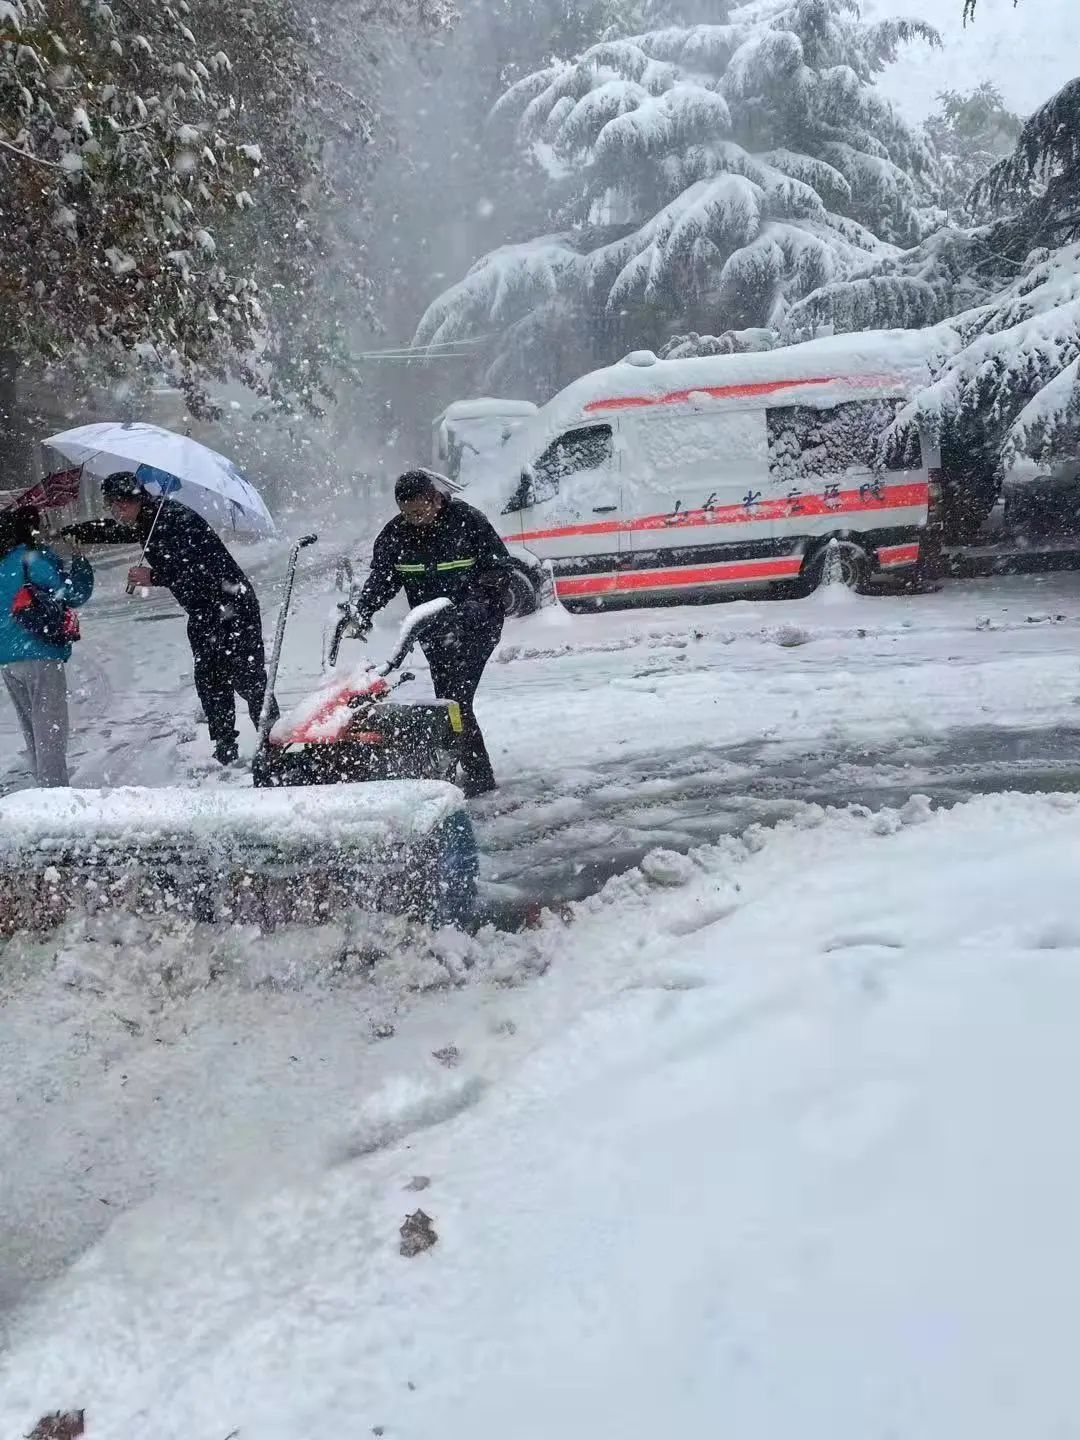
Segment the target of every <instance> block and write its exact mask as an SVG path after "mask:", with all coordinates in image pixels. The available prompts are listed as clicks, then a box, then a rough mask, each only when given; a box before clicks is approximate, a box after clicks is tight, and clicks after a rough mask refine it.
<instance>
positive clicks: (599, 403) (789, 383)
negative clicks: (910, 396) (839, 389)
mask: <svg viewBox="0 0 1080 1440" xmlns="http://www.w3.org/2000/svg"><path fill="white" fill-rule="evenodd" d="M896 383H897V381H896V377H895V376H894V375H818V376H815V377H814V378H813V379H809V380H762V381H757V382H756V383H751V384H744V385H695V386H694V387H693V388H692V389H689V390H669V391H668V392H667V393H666V394H664V395H615V396H612V397H611V398H610V399H607V400H590V401H589V403H588V405H586V406H585V407H584V413H585V414H586V415H595V414H596V413H597V412H598V411H600V410H630V409H637V408H639V407H641V406H643V405H685V404H687V403H688V402H689V401H690V400H691V399H693V397H694V396H696V395H707V396H708V397H709V399H710V400H750V399H753V397H754V396H756V395H775V394H777V392H778V391H780V390H796V389H804V388H805V387H806V386H808V385H837V384H839V385H847V386H850V387H851V389H853V390H878V389H882V388H889V387H892V386H895V385H896Z"/></svg>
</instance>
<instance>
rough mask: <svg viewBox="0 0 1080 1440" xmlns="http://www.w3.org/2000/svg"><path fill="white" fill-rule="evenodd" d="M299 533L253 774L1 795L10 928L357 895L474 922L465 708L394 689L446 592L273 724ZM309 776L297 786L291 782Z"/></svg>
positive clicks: (385, 905) (266, 911)
mask: <svg viewBox="0 0 1080 1440" xmlns="http://www.w3.org/2000/svg"><path fill="white" fill-rule="evenodd" d="M314 541H315V537H314V536H306V537H305V538H304V539H303V540H301V541H300V542H299V544H297V545H295V546H294V547H293V550H292V553H291V555H290V557H289V568H288V573H287V575H286V580H285V593H284V597H283V601H282V606H281V611H280V614H279V616H278V623H277V630H276V633H275V637H274V647H273V651H272V653H271V662H270V668H269V685H268V687H267V697H268V698H267V703H266V705H265V706H264V710H263V715H262V719H261V722H260V725H259V740H258V747H257V751H256V756H255V761H254V765H253V771H254V782H255V784H254V788H250V789H249V788H246V787H245V788H232V787H221V788H213V787H208V788H203V789H176V788H168V789H146V788H141V787H140V788H136V787H128V788H122V789H116V790H29V791H22V792H20V793H18V794H15V795H9V796H6V797H5V798H3V799H0V934H9V935H10V934H14V933H18V932H21V931H43V930H47V929H49V928H51V927H52V926H53V925H55V924H57V923H59V922H61V921H63V920H65V919H67V918H68V917H69V916H71V915H73V914H93V913H95V912H99V911H102V910H122V911H126V912H128V913H133V914H136V915H160V914H162V913H169V914H178V915H182V916H185V917H189V918H192V919H195V920H205V921H212V922H217V923H255V924H258V925H261V926H263V927H265V928H272V927H274V926H277V925H281V924H287V923H301V924H304V923H306V924H311V923H318V922H320V921H323V920H329V919H332V918H334V917H335V916H338V915H340V914H341V913H342V912H344V911H347V910H350V909H374V910H385V911H391V912H394V913H399V914H410V915H414V916H416V917H418V918H420V919H424V920H426V921H428V922H430V923H434V924H448V923H454V924H464V923H466V922H467V920H468V918H469V916H470V914H471V912H472V910H473V908H474V905H475V899H476V871H477V857H476V842H475V839H474V836H473V830H472V825H471V823H470V820H469V816H468V812H467V810H466V809H465V802H464V799H463V797H462V795H461V792H460V791H459V790H457V789H456V788H454V787H453V786H452V785H450V784H449V783H448V781H447V777H448V776H449V775H450V774H451V773H452V772H453V768H454V766H455V764H456V740H457V735H458V732H459V730H460V718H459V717H458V716H457V713H456V707H454V706H453V705H452V704H451V703H449V702H445V701H440V702H435V703H431V704H422V703H417V704H413V705H410V704H401V703H397V704H395V703H392V702H389V701H388V700H387V699H386V697H387V696H388V695H389V694H390V693H391V692H392V691H393V689H394V688H396V686H397V685H399V684H401V683H402V682H403V681H404V680H405V679H408V678H412V677H411V676H405V675H400V674H399V675H398V676H397V677H396V679H394V680H391V679H390V678H389V677H390V676H391V675H392V674H393V672H395V671H398V670H399V669H400V666H401V665H402V663H403V661H404V659H405V657H406V655H407V654H408V653H409V651H410V650H411V649H412V647H413V645H414V644H415V643H416V641H417V640H418V639H419V638H421V637H422V636H423V635H424V633H425V632H426V631H427V630H428V629H429V628H430V627H431V626H432V625H434V624H437V623H446V616H445V613H444V612H445V610H446V607H445V606H444V605H439V604H435V605H433V606H427V607H422V608H421V611H420V612H413V614H412V615H410V616H409V617H408V618H407V620H406V622H405V625H404V626H403V630H402V637H401V640H400V642H399V644H398V646H397V649H396V650H395V652H394V654H393V655H392V656H391V658H390V660H389V661H388V662H387V664H386V665H385V666H383V667H382V668H381V670H380V671H375V670H374V668H373V667H366V668H365V670H364V672H363V674H362V675H361V676H359V677H351V678H349V679H346V680H340V681H337V682H331V683H329V684H326V685H324V686H323V687H322V689H320V690H319V691H318V692H317V693H316V694H315V696H313V697H312V699H311V700H309V701H306V702H304V703H303V704H302V705H300V706H299V707H298V708H297V709H296V710H295V711H294V712H293V714H292V715H290V716H288V717H286V718H285V719H283V720H281V721H279V722H278V723H277V724H276V725H274V726H271V724H270V721H269V716H270V714H271V713H272V711H271V708H270V696H272V694H273V690H274V685H275V682H276V679H277V672H278V666H279V664H280V660H281V647H282V641H283V638H284V633H285V625H286V621H287V619H288V612H289V606H290V602H291V598H292V590H293V581H294V579H295V574H296V567H297V562H298V559H299V554H300V551H301V549H303V548H304V547H305V546H307V545H311V544H313V543H314ZM298 787H299V788H298Z"/></svg>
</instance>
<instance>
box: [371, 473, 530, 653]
mask: <svg viewBox="0 0 1080 1440" xmlns="http://www.w3.org/2000/svg"><path fill="white" fill-rule="evenodd" d="M510 564H511V560H510V556H509V554H508V552H507V549H506V546H505V545H504V544H503V542H502V540H501V538H500V537H499V535H498V533H497V531H496V530H495V529H494V527H493V526H492V525H491V524H490V523H489V522H488V520H487V519H486V518H485V517H484V516H483V515H481V513H480V511H479V510H474V509H473V507H472V506H471V505H466V504H465V502H464V500H447V501H446V502H445V504H444V505H443V508H442V511H441V512H440V514H439V516H438V519H436V520H435V522H434V523H433V524H431V525H410V524H409V522H408V521H407V520H406V519H405V517H404V516H402V515H397V516H395V517H394V519H393V520H391V521H390V523H389V525H387V526H385V527H384V528H383V530H382V531H381V532H380V534H379V537H378V539H377V540H376V541H375V548H374V550H373V552H372V557H371V574H370V575H369V576H368V578H367V580H366V581H365V582H364V588H363V589H362V590H361V592H360V596H359V599H358V600H357V602H356V609H357V610H358V611H359V613H360V614H361V615H362V616H364V617H365V618H367V619H370V618H371V616H372V615H374V613H375V611H376V610H381V609H382V607H383V606H384V605H385V604H387V603H388V601H390V600H392V599H393V598H394V596H395V595H396V594H397V593H398V591H399V590H401V589H404V591H405V595H406V597H407V599H408V601H409V604H410V606H416V605H423V604H424V603H425V602H426V601H428V600H437V599H440V598H441V597H443V596H445V597H446V599H448V600H452V601H453V602H454V603H455V604H456V605H461V604H467V603H469V602H471V604H472V605H474V606H476V607H482V612H483V615H482V618H484V619H486V620H488V621H490V623H491V624H492V625H501V624H502V620H503V615H504V607H503V596H504V594H505V587H506V579H505V577H506V574H507V571H508V570H509V567H510ZM470 608H471V607H470Z"/></svg>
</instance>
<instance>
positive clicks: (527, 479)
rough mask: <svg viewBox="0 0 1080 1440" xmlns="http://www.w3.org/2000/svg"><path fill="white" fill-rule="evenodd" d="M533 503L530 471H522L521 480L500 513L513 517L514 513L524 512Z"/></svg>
mask: <svg viewBox="0 0 1080 1440" xmlns="http://www.w3.org/2000/svg"><path fill="white" fill-rule="evenodd" d="M534 503H535V502H534V499H533V482H532V471H531V470H523V471H522V472H521V478H520V480H519V481H518V483H517V489H516V490H515V491H514V493H513V495H511V496H510V499H509V500H508V501H507V502H506V506H505V508H504V509H503V512H502V513H503V514H504V515H513V514H514V513H515V511H518V510H525V509H527V508H528V507H529V506H530V505H532V504H534Z"/></svg>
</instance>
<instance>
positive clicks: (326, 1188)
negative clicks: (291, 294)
mask: <svg viewBox="0 0 1080 1440" xmlns="http://www.w3.org/2000/svg"><path fill="white" fill-rule="evenodd" d="M333 559H334V557H333V555H331V554H324V555H323V557H322V558H321V559H318V560H316V561H315V562H313V563H312V564H311V565H310V567H309V569H308V570H307V571H306V573H305V578H304V580H303V583H302V585H301V590H300V604H299V607H298V612H297V618H296V623H295V624H294V626H293V627H292V629H291V630H290V632H289V638H288V641H287V645H286V661H285V666H284V670H283V675H284V683H283V685H282V687H281V689H282V695H283V699H285V700H286V701H288V700H290V699H295V698H299V697H300V696H301V695H302V694H303V693H304V692H305V689H306V688H307V687H309V686H310V685H311V684H312V683H313V682H314V680H315V678H316V675H317V672H318V654H319V636H320V630H321V625H322V619H323V616H324V615H325V613H326V610H327V607H328V604H329V603H330V600H331V596H330V582H331V579H332V573H333ZM252 572H253V574H254V575H255V577H256V583H257V585H258V586H259V588H260V592H261V593H262V595H263V599H264V606H265V609H266V610H267V612H270V611H272V609H273V604H274V601H275V595H276V589H277V586H278V584H279V583H280V575H281V554H280V552H279V551H271V550H266V551H261V552H255V553H254V554H253V556H252ZM122 575H123V564H122V562H119V560H118V563H116V564H114V565H113V566H111V567H109V568H106V569H103V570H102V574H101V579H100V587H99V593H98V596H97V597H96V598H95V601H94V602H93V604H92V605H91V606H90V607H89V609H88V611H87V614H86V617H85V622H86V623H85V625H84V633H85V635H86V639H85V640H84V642H83V643H82V645H81V646H80V647H79V649H78V651H77V655H76V659H75V661H74V662H73V671H72V681H73V688H74V689H75V690H76V692H77V694H76V701H75V737H76V738H75V745H74V758H75V767H74V769H75V775H76V779H77V781H78V782H80V783H83V784H101V783H119V782H126V783H136V782H138V783H157V784H161V783H168V782H170V781H171V782H177V781H179V782H181V783H189V784H190V783H197V784H209V783H212V784H215V785H222V784H226V785H242V784H245V783H248V782H247V777H246V776H245V775H244V774H243V773H240V772H237V773H233V772H230V773H228V774H225V775H221V774H219V773H218V772H216V771H215V770H213V769H212V767H211V765H210V762H209V760H208V753H209V747H208V744H207V740H206V734H205V730H200V729H198V728H197V727H196V725H195V723H194V713H195V711H194V698H193V696H192V694H191V692H190V678H189V677H190V660H189V658H188V655H187V652H186V648H185V644H184V636H183V624H182V620H180V619H179V618H178V617H176V616H175V614H174V612H173V611H172V609H171V607H170V605H169V603H168V602H167V601H165V600H160V599H158V600H153V601H150V602H140V601H138V600H132V599H128V598H127V597H125V596H124V595H123V593H122V588H123V587H122ZM267 619H268V622H269V619H270V615H269V613H268V615H267ZM395 624H396V618H395V617H393V616H390V617H388V618H387V620H386V623H385V625H384V626H383V627H382V628H381V629H380V631H378V632H377V634H376V636H375V637H374V640H373V642H372V649H373V652H374V653H378V654H382V653H385V651H386V650H387V649H388V648H389V645H390V643H391V638H392V635H393V631H394V626H395ZM268 628H269V623H268ZM1078 647H1080V575H1071V574H1063V575H1059V576H1053V577H1042V578H1017V579H1009V580H995V581H980V582H971V583H967V584H957V585H950V586H947V587H946V588H944V589H943V590H942V591H940V592H939V593H937V594H934V595H927V596H920V597H912V598H897V597H892V598H890V597H853V596H851V595H850V594H848V593H847V592H846V591H841V592H839V593H834V592H831V591H829V592H825V593H821V594H819V595H817V596H814V597H812V598H811V599H809V600H807V601H801V602H785V603H777V602H765V601H762V602H756V601H755V602H741V603H735V604H727V605H718V606H709V607H683V608H678V609H675V608H673V609H668V610H647V611H646V610H641V611H624V612H620V613H612V614H609V615H599V616H579V617H569V616H565V615H562V614H561V613H558V612H553V613H547V614H544V615H541V616H538V617H535V618H534V619H532V620H530V621H527V622H522V623H519V624H516V625H512V626H508V627H507V631H506V634H505V639H504V644H503V646H502V648H501V650H500V651H499V653H498V655H497V658H496V661H495V663H493V665H492V666H491V668H490V670H489V673H488V676H487V678H486V680H485V685H484V688H483V690H482V691H481V700H480V705H479V711H480V715H481V719H482V722H483V724H484V727H485V730H486V731H487V733H488V735H489V738H490V741H491V744H492V750H493V753H494V755H495V759H496V767H497V769H498V770H499V772H500V776H501V779H502V782H503V783H502V785H501V788H500V790H499V792H498V793H497V794H496V795H495V796H493V797H491V798H490V799H487V800H485V801H483V802H482V803H481V804H480V805H479V806H478V807H477V812H476V813H477V826H478V832H479V836H480V840H481V844H482V846H483V848H484V851H485V858H484V865H485V882H486V892H487V895H488V899H489V902H490V903H491V905H492V907H493V910H494V911H495V912H496V913H499V908H500V906H503V905H504V906H505V907H506V909H507V910H508V911H509V912H510V913H511V914H514V913H518V914H519V913H520V912H521V911H522V910H523V909H524V908H525V906H526V905H527V904H528V903H529V902H533V901H537V900H541V901H548V902H551V903H552V904H553V905H554V906H555V910H554V913H553V914H551V915H549V916H548V917H547V918H546V919H545V920H544V922H543V923H542V925H541V926H540V927H539V928H533V929H524V930H522V931H520V932H519V933H507V932H506V931H505V930H500V929H487V930H483V931H481V933H480V934H478V935H477V936H475V937H464V936H461V935H457V934H452V933H443V934H439V935H431V934H428V933H425V932H422V931H420V930H417V929H415V928H412V927H410V926H408V925H407V924H404V923H399V922H393V921H387V920H385V919H381V920H373V919H370V918H367V919H365V918H364V917H359V916H354V917H351V918H343V919H342V921H341V922H340V923H339V924H336V925H332V926H327V927H324V928H321V929H319V930H317V931H314V932H312V931H306V932H303V933H299V934H293V933H290V932H288V931H284V932H281V933H278V934H276V935H274V936H271V937H263V936H260V935H258V934H257V933H256V932H254V931H253V930H250V929H244V928H237V929H235V930H232V931H229V932H210V931H207V930H205V929H202V928H200V927H198V926H189V925H184V924H180V923H179V922H177V923H176V924H174V925H172V926H168V925H163V926H155V927H147V926H145V925H137V924H134V923H131V922H123V921H119V920H111V921H108V922H104V921H101V922H95V923H94V924H93V925H90V926H86V925H83V926H80V925H73V926H71V927H69V929H68V930H67V931H65V932H64V933H63V935H62V936H60V937H59V939H56V938H53V939H51V940H50V941H48V942H42V943H41V944H38V945H27V944H26V943H25V942H11V943H9V944H7V945H6V946H0V1013H2V1023H0V1087H2V1090H3V1093H4V1095H5V1098H6V1103H5V1105H4V1106H2V1107H0V1214H3V1216H4V1225H3V1227H0V1351H2V1352H3V1353H4V1359H3V1361H0V1435H3V1436H7V1435H8V1434H11V1435H20V1434H25V1433H26V1432H27V1431H28V1430H29V1429H30V1428H31V1426H32V1425H33V1424H34V1422H35V1421H36V1420H37V1418H38V1417H39V1416H40V1415H41V1414H42V1413H44V1412H45V1411H52V1410H56V1409H57V1408H67V1407H72V1408H83V1407H85V1408H86V1410H87V1435H88V1436H89V1437H90V1440H132V1437H133V1436H136V1435H141V1434H153V1435H154V1436H155V1440H159V1437H160V1440H169V1437H173V1436H175V1437H177V1440H179V1437H181V1436H183V1437H184V1440H190V1437H195V1436H197V1437H203V1436H206V1437H207V1440H223V1437H224V1436H226V1435H227V1434H229V1433H230V1432H231V1431H234V1430H236V1431H238V1432H239V1434H240V1435H241V1436H243V1435H247V1434H251V1435H258V1436H259V1437H260V1440H309V1437H311V1436H313V1435H316V1434H321V1433H336V1432H335V1426H337V1427H339V1428H340V1430H341V1433H348V1434H354V1433H355V1434H357V1435H367V1434H369V1433H372V1432H374V1431H375V1430H376V1429H377V1428H378V1427H382V1428H383V1431H384V1433H385V1434H386V1435H387V1436H395V1435H399V1436H413V1437H422V1440H426V1437H429V1436H433V1435H436V1434H438V1435H440V1436H447V1437H449V1440H453V1437H456V1436H461V1437H466V1436H468V1437H469V1440H486V1437H488V1436H491V1437H495V1436H499V1437H502V1436H504V1435H506V1434H513V1435H515V1436H518V1435H520V1436H530V1435H536V1436H541V1435H544V1436H547V1435H551V1434H554V1433H561V1434H564V1435H566V1436H569V1437H573V1436H579V1435H580V1436H581V1437H583V1440H584V1437H586V1436H588V1437H590V1440H592V1437H593V1436H595V1435H597V1434H611V1435H619V1436H620V1437H634V1436H637V1435H641V1436H645V1435H654V1434H681V1435H698V1434H705V1433H710V1434H711V1433H714V1432H715V1429H716V1423H717V1420H718V1419H719V1420H720V1422H721V1423H722V1424H724V1425H725V1428H726V1430H727V1431H728V1432H730V1433H731V1434H733V1435H738V1436H739V1437H740V1440H743V1437H749V1440H753V1437H755V1436H761V1437H762V1440H764V1437H766V1436H768V1437H772V1436H775V1435H783V1434H788V1433H794V1432H795V1431H796V1430H798V1431H799V1433H801V1434H805V1435H807V1436H810V1437H816V1436H822V1437H825V1436H829V1437H830V1440H834V1437H841V1440H843V1437H847V1436H851V1437H852V1440H854V1437H859V1440H862V1437H864V1436H866V1435H882V1436H885V1435H890V1436H894V1437H901V1440H908V1437H911V1440H916V1437H917V1440H926V1437H936V1436H941V1437H943V1440H944V1437H946V1436H948V1437H949V1440H953V1437H955V1436H956V1435H960V1434H963V1435H967V1434H971V1435H975V1434H978V1435H980V1436H981V1437H984V1440H985V1437H995V1436H1001V1437H1002V1440H1004V1437H1006V1436H1007V1437H1009V1440H1012V1437H1014V1436H1015V1435H1017V1434H1023V1435H1024V1436H1025V1437H1029V1440H1044V1437H1046V1440H1049V1437H1051V1436H1053V1437H1057V1436H1059V1435H1067V1434H1069V1433H1070V1431H1069V1425H1070V1424H1072V1423H1073V1421H1074V1407H1072V1400H1071V1389H1070V1384H1069V1373H1070V1372H1069V1364H1070V1353H1071V1352H1070V1350H1069V1340H1068V1337H1069V1336H1070V1335H1071V1331H1072V1324H1071V1320H1072V1311H1073V1309H1074V1295H1075V1291H1076V1281H1077V1278H1078V1277H1077V1276H1076V1275H1075V1274H1074V1271H1075V1269H1076V1268H1077V1261H1076V1255H1077V1253H1078V1249H1077V1239H1078V1238H1080V1237H1078V1236H1077V1234H1076V1221H1075V1220H1074V1218H1073V1217H1074V1216H1075V1215H1076V1214H1077V1213H1080V1212H1078V1209H1077V1204H1076V1201H1077V1195H1076V1189H1077V1183H1076V1173H1075V1166H1073V1164H1072V1156H1071V1151H1070V1150H1069V1147H1068V1144H1067V1135H1068V1133H1069V1132H1068V1124H1067V1117H1066V1116H1065V1115H1064V1114H1063V1113H1061V1112H1062V1106H1063V1103H1064V1101H1063V1097H1065V1096H1067V1095H1069V1094H1070V1093H1071V1091H1072V1089H1073V1088H1075V1083H1076V1079H1077V1076H1076V1074H1075V1066H1076V1062H1075V1060H1074V1058H1073V1056H1074V1054H1075V1045H1074V1043H1073V1041H1072V1030H1073V1028H1074V1027H1073V1024H1072V1011H1073V1008H1074V1004H1075V1000H1076V998H1077V997H1076V994H1075V987H1076V985H1077V983H1078V982H1077V980H1076V979H1075V978H1074V977H1075V976H1076V974H1078V973H1080V972H1077V970H1076V964H1075V961H1076V955H1077V952H1078V950H1080V922H1078V921H1077V919H1076V917H1075V903H1074V891H1075V873H1076V868H1077V859H1078V851H1080V803H1078V802H1077V801H1076V800H1074V798H1073V796H1072V795H1062V794H1058V795H1018V794H1010V795H988V796H985V797H983V798H976V799H974V800H970V801H969V802H968V803H962V804H960V805H958V806H957V808H955V809H952V810H950V811H947V812H942V813H937V814H933V815H931V814H930V813H929V811H930V807H929V803H928V802H927V801H925V800H918V799H916V800H914V801H913V800H912V799H911V797H912V796H913V795H918V794H920V793H926V794H931V795H933V796H934V797H935V798H936V799H940V800H942V801H945V802H948V803H949V804H952V803H953V802H956V801H967V800H968V797H970V796H971V795H972V794H975V793H977V792H979V791H995V790H1033V791H1037V790H1042V791H1073V790H1077V789H1080V762H1078V759H1077V754H1078V749H1077V746H1078V741H1080V730H1078V725H1077V716H1076V699H1077V696H1078V695H1080V683H1078V682H1080V671H1078V661H1077V649H1078ZM417 668H418V670H419V671H420V673H419V674H418V678H417V681H416V688H417V690H418V691H419V690H422V689H423V687H424V684H425V682H426V676H425V675H424V674H423V671H422V669H421V667H419V666H418V667H417ZM245 723H246V722H245ZM245 738H246V742H247V743H248V744H249V745H250V740H251V735H250V730H249V729H248V730H245ZM5 762H6V763H7V764H8V783H18V781H17V772H18V755H17V747H16V745H15V736H14V731H13V726H12V719H11V716H10V714H9V712H8V711H7V710H6V708H5V709H0V767H2V765H3V764H4V763H5ZM824 806H841V807H846V808H843V809H839V810H837V809H831V810H826V809H824V808H823V807H824ZM688 852H692V853H689V854H688ZM1063 1137H1064V1138H1063ZM418 1177H419V1178H418ZM425 1182H426V1183H425ZM410 1185H411V1186H413V1187H414V1188H412V1189H410V1188H407V1187H409V1186H410ZM418 1208H422V1209H423V1210H425V1211H426V1212H427V1213H428V1214H430V1215H431V1216H432V1217H433V1221H434V1226H435V1230H436V1232H437V1234H438V1236H439V1239H438V1243H437V1244H436V1246H435V1247H434V1248H433V1249H432V1250H431V1251H430V1252H428V1253H424V1254H421V1255H418V1256H416V1257H415V1258H412V1259H407V1258H405V1257H403V1256H402V1255H401V1254H400V1253H399V1250H398V1244H399V1235H398V1231H399V1227H400V1226H401V1224H402V1223H403V1221H404V1219H405V1217H406V1215H407V1214H410V1213H412V1212H413V1211H415V1210H416V1209H418Z"/></svg>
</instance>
